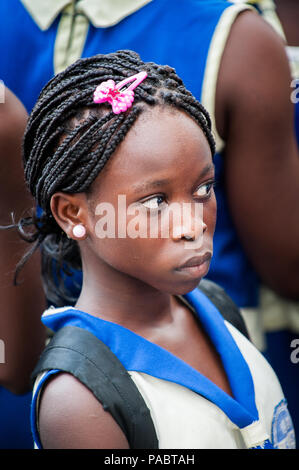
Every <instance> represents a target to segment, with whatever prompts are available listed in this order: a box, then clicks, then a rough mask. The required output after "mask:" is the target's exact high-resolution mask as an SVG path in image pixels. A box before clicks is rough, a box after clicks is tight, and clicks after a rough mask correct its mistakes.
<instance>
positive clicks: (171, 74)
mask: <svg viewBox="0 0 299 470" xmlns="http://www.w3.org/2000/svg"><path fill="white" fill-rule="evenodd" d="M141 71H146V72H147V78H146V80H144V81H143V82H142V83H141V84H140V85H138V87H137V88H135V90H134V96H135V98H134V102H133V105H132V107H131V108H129V109H128V110H127V111H126V112H123V113H120V114H114V113H113V112H112V111H111V106H110V105H108V104H107V103H104V104H101V105H99V104H95V103H94V102H93V93H94V90H95V89H96V87H97V86H98V85H99V83H101V82H103V81H107V80H109V79H112V80H114V81H115V82H116V83H117V82H120V81H122V80H124V79H125V78H127V77H129V76H131V75H134V74H136V73H138V72H141ZM155 105H160V106H163V105H164V106H165V105H167V106H171V107H175V108H177V109H180V110H183V111H184V112H186V113H187V114H188V115H190V117H192V118H193V119H194V120H195V121H196V122H197V123H198V125H199V126H200V127H201V129H202V131H203V132H204V134H205V136H206V138H207V140H208V143H209V145H210V148H211V152H212V154H214V152H215V143H214V139H213V136H212V132H211V121H210V117H209V115H208V113H207V111H206V110H205V108H204V107H203V106H202V105H201V104H200V103H199V102H198V101H197V100H196V99H195V98H194V96H193V95H192V94H191V93H190V92H189V91H188V90H187V89H186V88H185V86H184V83H183V81H182V80H181V78H179V77H178V76H177V74H176V72H175V70H174V69H173V68H172V67H170V66H168V65H164V66H163V65H157V64H155V63H153V62H147V63H145V62H143V61H142V60H141V59H140V57H139V55H138V54H137V53H135V52H133V51H129V50H122V51H117V52H114V53H111V54H106V55H103V54H99V55H96V56H93V57H89V58H86V59H79V60H78V61H76V62H75V63H73V64H72V65H71V66H69V67H68V68H67V69H65V70H64V71H63V72H61V73H60V74H58V75H56V76H55V77H53V78H52V79H51V80H50V81H49V83H48V84H47V85H46V86H45V87H44V88H43V90H42V91H41V93H40V96H39V98H38V100H37V103H36V105H35V106H34V108H33V110H32V112H31V115H30V117H29V120H28V124H27V128H26V131H25V135H24V140H23V163H24V171H25V179H26V182H27V185H28V187H29V189H30V191H31V193H32V195H33V196H34V198H35V199H36V201H37V204H38V206H39V207H38V210H39V211H40V212H41V214H42V216H41V217H40V218H39V217H38V215H37V214H35V215H34V216H33V217H32V219H31V221H32V224H33V225H34V227H35V229H36V234H35V235H34V236H32V235H31V236H30V237H29V238H28V241H31V242H32V243H34V246H33V247H32V248H31V250H30V254H31V253H32V252H33V251H34V250H35V249H37V248H38V247H39V246H41V248H42V253H43V278H44V286H45V290H46V294H47V297H48V298H49V300H50V301H51V302H53V303H54V304H56V305H61V304H62V303H64V304H65V302H69V303H72V302H74V301H75V299H72V298H70V297H67V295H66V292H65V290H64V291H63V290H59V289H57V285H56V284H55V282H53V276H52V278H51V273H50V271H51V270H53V260H55V262H57V266H58V267H59V269H61V268H62V271H63V272H64V273H66V274H68V275H69V274H71V272H72V270H73V269H80V268H81V260H80V254H79V250H78V246H77V243H76V242H75V241H73V240H70V239H68V238H67V237H66V236H65V234H64V233H63V232H62V231H61V229H60V228H59V226H58V224H56V222H55V219H54V218H53V216H52V215H51V210H50V201H51V197H52V195H53V194H54V193H56V192H57V191H62V192H68V193H77V192H86V191H88V190H89V188H90V186H91V185H92V183H93V181H94V180H95V178H96V177H97V175H98V174H99V173H100V172H101V170H102V169H103V168H104V166H105V164H106V163H107V162H108V160H109V159H110V157H111V156H112V155H113V153H114V152H115V150H116V149H117V147H118V146H119V145H120V143H121V142H122V141H123V139H124V138H125V136H126V135H127V134H128V132H129V130H130V129H131V128H132V126H133V125H134V123H135V121H136V119H137V118H138V116H139V115H140V114H141V113H142V112H143V111H145V110H146V109H148V107H152V106H155ZM29 223H30V221H29V220H28V219H26V226H27V225H28V224H29ZM16 226H18V227H19V229H20V225H19V224H18V225H17V224H16ZM22 230H23V228H22ZM22 236H23V237H24V233H22ZM25 258H26V259H27V258H28V256H27V257H25ZM21 264H22V263H21ZM19 267H20V266H19ZM19 267H18V268H19ZM59 269H58V271H59ZM58 271H57V272H56V277H57V276H58V277H59V272H58ZM60 288H61V289H62V286H61V285H60ZM59 293H60V294H59Z"/></svg>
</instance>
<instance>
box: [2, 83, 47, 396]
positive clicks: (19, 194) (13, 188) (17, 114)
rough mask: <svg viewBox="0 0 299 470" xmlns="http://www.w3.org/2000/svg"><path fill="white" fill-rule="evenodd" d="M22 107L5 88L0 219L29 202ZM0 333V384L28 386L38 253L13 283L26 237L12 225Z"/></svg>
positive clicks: (34, 348)
mask: <svg viewBox="0 0 299 470" xmlns="http://www.w3.org/2000/svg"><path fill="white" fill-rule="evenodd" d="M26 122H27V113H26V111H25V109H24V107H23V105H22V104H21V103H20V101H19V100H18V99H17V98H16V96H14V95H13V94H12V93H11V92H10V91H9V90H8V89H6V90H5V103H1V104H0V145H1V147H0V158H1V161H2V164H1V172H0V180H1V181H0V201H1V206H0V225H7V224H10V223H11V222H12V221H11V219H10V214H11V213H14V215H15V220H19V218H20V217H21V216H23V215H24V212H25V210H26V209H27V208H28V207H30V206H32V205H33V200H32V198H31V196H30V194H29V192H28V190H27V189H26V187H25V183H24V174H23V168H22V163H21V142H22V137H23V133H24V130H25V126H26ZM0 249H1V256H0V276H1V280H0V293H1V295H0V299H1V300H0V312H1V313H0V338H1V339H2V340H3V341H4V343H5V363H4V364H0V384H1V385H2V386H3V387H5V388H7V389H9V390H10V391H12V392H14V393H24V392H26V391H29V390H30V373H31V371H32V369H33V367H34V365H35V363H36V360H37V357H38V355H39V354H40V353H41V351H42V348H43V347H44V344H45V329H44V326H43V325H42V323H41V321H40V316H41V312H42V310H43V309H44V308H45V298H44V294H43V288H42V284H41V278H40V257H39V253H36V254H35V255H34V256H33V258H32V260H31V261H30V262H29V263H28V264H27V265H26V266H25V267H24V271H23V272H22V273H21V275H20V279H19V282H20V284H19V285H18V286H14V285H13V277H14V271H15V267H16V264H17V262H18V261H19V260H20V258H21V257H22V254H23V253H24V252H25V251H26V250H27V249H28V244H27V242H25V241H23V240H21V239H20V237H19V235H18V234H17V233H16V232H15V231H13V230H1V231H0Z"/></svg>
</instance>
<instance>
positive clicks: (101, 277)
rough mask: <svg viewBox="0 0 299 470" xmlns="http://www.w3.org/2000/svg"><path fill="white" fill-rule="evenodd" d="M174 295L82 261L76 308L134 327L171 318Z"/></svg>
mask: <svg viewBox="0 0 299 470" xmlns="http://www.w3.org/2000/svg"><path fill="white" fill-rule="evenodd" d="M175 304H176V301H175V298H174V297H173V296H172V295H170V294H168V293H164V292H160V291H158V290H157V289H155V288H153V287H151V286H149V285H148V284H145V283H143V282H142V281H139V280H138V279H135V278H132V277H130V276H128V275H125V274H123V273H120V272H119V271H115V270H113V269H111V268H108V269H105V267H103V269H101V270H97V271H96V272H95V271H94V270H93V269H92V268H90V265H89V267H88V266H87V265H84V263H83V284H82V290H81V294H80V297H79V299H78V301H77V303H76V308H78V309H80V310H82V311H85V312H87V313H89V314H91V315H94V316H96V317H98V318H101V319H103V320H107V321H111V322H114V323H117V324H119V325H122V326H124V327H126V328H129V329H132V330H134V331H136V332H137V331H140V330H142V331H145V330H146V329H148V328H153V327H154V328H155V327H159V326H161V325H162V324H163V323H165V322H169V321H171V320H172V315H173V309H174V307H175Z"/></svg>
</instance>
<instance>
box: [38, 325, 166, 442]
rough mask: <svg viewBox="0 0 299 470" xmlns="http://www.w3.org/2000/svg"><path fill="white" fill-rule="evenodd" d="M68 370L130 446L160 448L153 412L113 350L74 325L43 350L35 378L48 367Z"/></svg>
mask: <svg viewBox="0 0 299 470" xmlns="http://www.w3.org/2000/svg"><path fill="white" fill-rule="evenodd" d="M53 369H58V370H61V371H63V372H68V373H70V374H72V375H73V376H74V377H76V378H77V379H78V380H79V381H80V382H82V383H83V384H84V385H85V386H86V387H87V388H88V389H89V390H91V391H92V392H93V394H94V395H95V397H96V398H97V399H98V400H99V401H100V402H101V403H102V405H103V408H104V409H105V410H106V411H109V412H110V413H111V415H112V416H113V418H114V419H115V421H116V422H117V423H118V425H119V426H120V428H121V429H122V431H123V432H124V434H125V436H126V437H127V440H128V443H129V445H130V448H131V449H157V448H158V440H157V436H156V431H155V427H154V424H153V422H152V418H151V415H150V411H149V409H148V408H147V406H146V404H145V402H144V400H143V398H142V396H141V394H140V392H139V390H138V388H137V386H136V385H135V383H134V382H133V380H132V379H131V377H130V375H129V374H128V372H127V371H126V369H125V368H124V367H123V365H122V364H121V362H120V361H119V360H118V358H117V357H116V356H115V354H113V353H112V351H111V350H110V349H109V348H108V347H107V346H106V345H105V344H104V343H103V342H102V341H100V340H99V339H98V338H97V337H96V336H94V335H93V334H92V333H90V332H89V331H87V330H84V329H82V328H78V327H75V326H66V327H63V328H62V329H60V330H59V331H58V332H57V333H55V335H54V336H53V338H52V339H51V341H50V343H49V344H48V345H47V347H46V348H45V350H44V351H43V353H42V355H41V357H40V360H39V362H38V364H37V366H36V367H35V369H34V371H33V373H32V379H33V380H35V379H36V377H37V375H38V374H40V373H41V372H44V371H47V370H53Z"/></svg>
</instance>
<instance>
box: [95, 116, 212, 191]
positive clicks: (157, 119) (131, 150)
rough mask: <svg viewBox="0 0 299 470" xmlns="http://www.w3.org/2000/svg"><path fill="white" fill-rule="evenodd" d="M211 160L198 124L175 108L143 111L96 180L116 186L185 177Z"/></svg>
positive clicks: (197, 171)
mask: <svg viewBox="0 0 299 470" xmlns="http://www.w3.org/2000/svg"><path fill="white" fill-rule="evenodd" d="M211 162H212V155H211V150H210V147H209V144H208V142H207V139H206V137H205V136H204V133H203V131H202V130H201V128H200V126H199V125H198V124H197V123H196V122H195V121H194V120H193V119H192V118H191V117H189V116H188V115H187V114H186V113H184V112H181V111H177V110H176V109H175V108H170V107H167V108H160V107H155V108H153V109H150V110H149V111H146V112H144V113H142V114H141V115H140V116H139V118H138V120H137V122H136V123H135V124H134V125H133V127H132V128H131V130H130V131H129V132H128V134H127V135H126V137H125V139H124V140H123V142H122V143H121V144H120V145H119V147H118V148H117V150H116V151H115V153H114V155H113V156H112V157H111V159H110V161H109V162H108V163H107V165H106V166H105V168H104V171H103V172H102V173H100V175H99V177H98V178H97V180H98V181H99V183H100V184H101V189H102V190H103V189H104V188H105V187H106V185H109V186H110V189H111V185H113V186H115V185H117V186H118V188H119V189H120V187H123V186H124V185H135V183H136V182H138V181H144V180H146V179H151V180H153V179H155V178H157V179H169V178H170V179H171V178H173V179H174V180H175V179H184V178H186V177H187V176H188V175H190V176H192V174H194V172H196V173H197V174H198V173H199V172H200V171H201V170H202V169H203V168H204V167H205V166H206V165H207V164H208V163H211Z"/></svg>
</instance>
